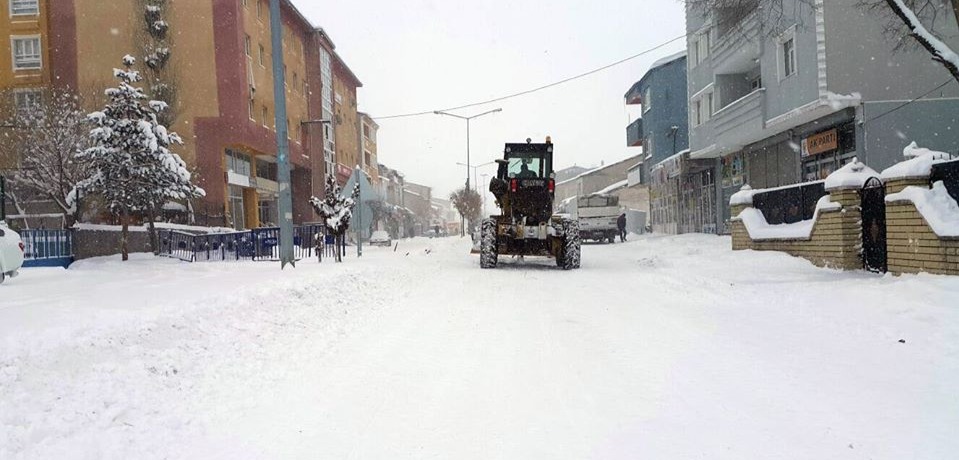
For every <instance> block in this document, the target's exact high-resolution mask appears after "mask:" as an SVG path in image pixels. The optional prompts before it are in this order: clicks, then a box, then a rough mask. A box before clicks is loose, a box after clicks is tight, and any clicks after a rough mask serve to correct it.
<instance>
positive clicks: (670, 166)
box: [649, 151, 717, 234]
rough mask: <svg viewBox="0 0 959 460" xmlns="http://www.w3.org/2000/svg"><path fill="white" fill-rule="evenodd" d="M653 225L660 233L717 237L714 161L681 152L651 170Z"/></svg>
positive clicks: (651, 217)
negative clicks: (692, 156) (691, 156)
mask: <svg viewBox="0 0 959 460" xmlns="http://www.w3.org/2000/svg"><path fill="white" fill-rule="evenodd" d="M649 193H650V225H651V226H652V229H653V231H654V232H660V233H671V234H676V233H716V231H717V228H716V170H715V161H714V160H690V159H689V152H688V151H684V152H680V153H678V154H676V155H673V156H672V157H669V158H667V159H665V160H663V161H661V162H659V163H657V164H656V165H654V166H653V167H652V168H651V169H650V192H649Z"/></svg>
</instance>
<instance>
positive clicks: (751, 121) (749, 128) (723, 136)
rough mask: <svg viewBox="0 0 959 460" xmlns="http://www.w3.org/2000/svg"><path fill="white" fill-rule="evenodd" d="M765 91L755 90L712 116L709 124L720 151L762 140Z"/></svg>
mask: <svg viewBox="0 0 959 460" xmlns="http://www.w3.org/2000/svg"><path fill="white" fill-rule="evenodd" d="M765 97H766V90H765V89H763V88H760V89H757V90H755V91H753V92H751V93H749V94H746V95H745V96H743V97H741V98H739V99H737V100H735V101H733V102H731V103H730V104H728V105H727V106H725V107H723V108H721V109H719V110H718V111H717V112H716V113H714V114H713V116H712V119H711V120H710V123H711V124H712V128H713V133H714V136H715V139H716V145H717V147H719V148H720V151H730V150H737V149H740V148H742V147H743V146H745V145H747V144H749V143H752V142H756V141H757V140H760V139H762V136H763V103H764V101H765Z"/></svg>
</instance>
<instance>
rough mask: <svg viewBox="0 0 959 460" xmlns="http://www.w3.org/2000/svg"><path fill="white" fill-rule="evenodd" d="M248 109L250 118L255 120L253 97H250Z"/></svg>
mask: <svg viewBox="0 0 959 460" xmlns="http://www.w3.org/2000/svg"><path fill="white" fill-rule="evenodd" d="M249 109H250V110H249V111H250V120H253V121H256V115H255V113H256V103H254V101H253V99H250V106H249Z"/></svg>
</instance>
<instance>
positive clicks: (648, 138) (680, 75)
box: [625, 51, 716, 233]
mask: <svg viewBox="0 0 959 460" xmlns="http://www.w3.org/2000/svg"><path fill="white" fill-rule="evenodd" d="M686 69H687V53H686V51H682V52H680V53H677V54H674V55H671V56H666V57H664V58H662V59H660V60H658V61H656V62H654V63H653V65H652V66H650V68H649V70H648V71H647V72H646V74H645V75H643V77H642V78H641V79H640V80H639V81H637V82H636V83H635V84H633V86H632V87H631V88H630V89H629V91H627V92H626V95H625V98H626V103H627V104H630V105H640V106H642V116H641V117H640V118H637V119H636V120H635V121H633V122H632V123H631V124H630V125H629V126H627V127H626V139H627V145H629V146H630V147H642V148H643V160H642V162H641V163H639V164H637V165H635V167H634V168H631V173H632V175H633V176H634V177H633V178H631V181H630V182H631V184H630V187H635V185H634V183H636V182H639V183H641V184H643V185H644V186H646V187H648V189H649V190H648V193H649V212H650V219H649V222H650V226H651V227H652V229H653V231H656V232H661V233H690V232H705V233H715V232H716V219H715V216H714V214H713V212H714V211H713V209H714V208H715V200H716V193H715V187H714V184H715V170H714V163H715V162H714V161H704V160H693V159H690V158H689V110H688V107H689V106H688V97H687V94H688V93H687V92H686V91H687V88H686ZM635 176H639V177H638V178H637V177H635ZM643 210H645V209H643Z"/></svg>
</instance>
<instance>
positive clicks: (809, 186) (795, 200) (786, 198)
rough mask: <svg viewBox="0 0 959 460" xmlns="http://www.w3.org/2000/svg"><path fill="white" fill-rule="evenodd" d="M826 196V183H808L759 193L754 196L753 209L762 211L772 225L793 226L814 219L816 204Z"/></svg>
mask: <svg viewBox="0 0 959 460" xmlns="http://www.w3.org/2000/svg"><path fill="white" fill-rule="evenodd" d="M825 195H826V185H825V182H822V181H819V182H807V183H804V184H796V186H794V187H785V188H779V189H775V190H770V191H768V192H762V193H757V194H756V195H754V196H753V207H754V208H756V209H758V210H760V211H762V213H763V216H764V217H765V218H766V222H768V223H769V224H771V225H776V224H792V223H795V222H799V221H803V220H809V219H812V218H813V216H814V215H815V213H816V203H818V202H819V199H820V198H822V197H823V196H825Z"/></svg>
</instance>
